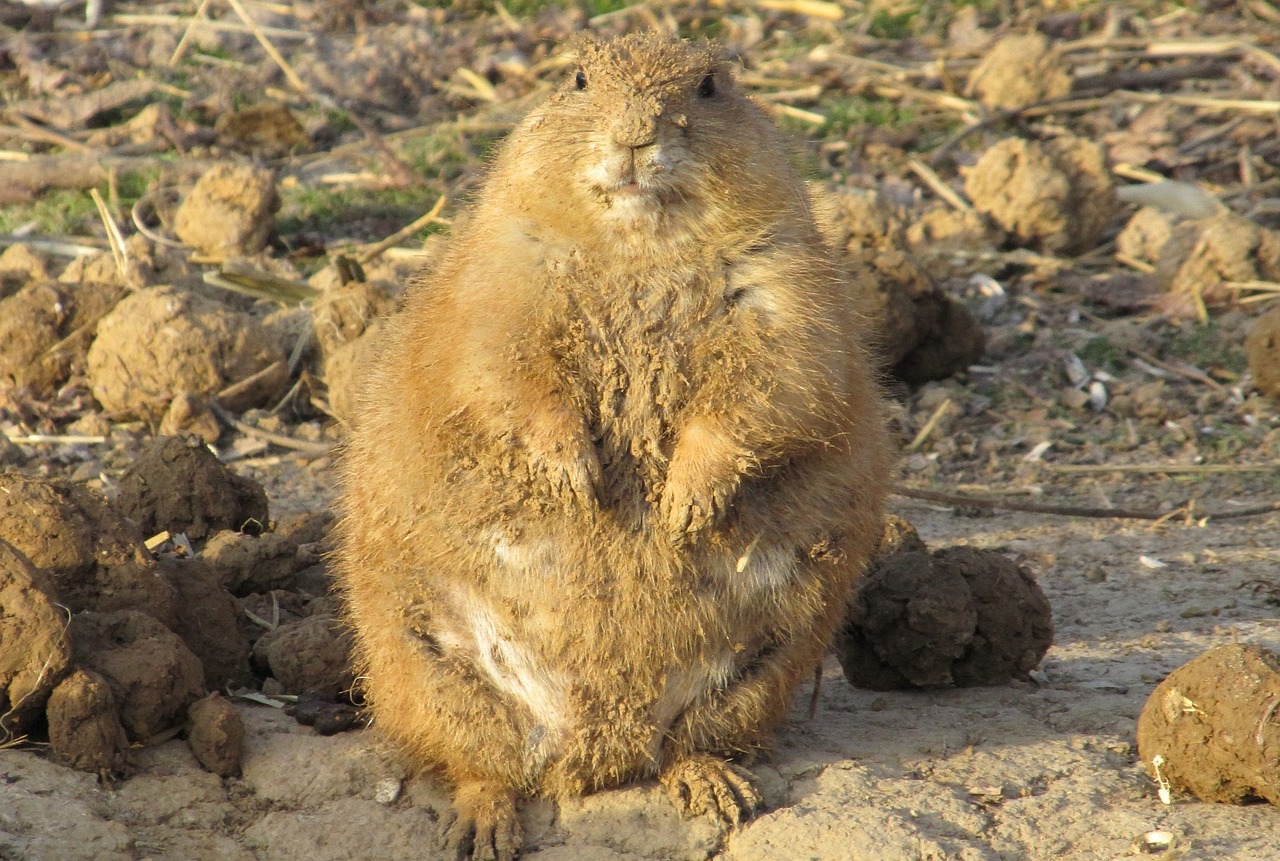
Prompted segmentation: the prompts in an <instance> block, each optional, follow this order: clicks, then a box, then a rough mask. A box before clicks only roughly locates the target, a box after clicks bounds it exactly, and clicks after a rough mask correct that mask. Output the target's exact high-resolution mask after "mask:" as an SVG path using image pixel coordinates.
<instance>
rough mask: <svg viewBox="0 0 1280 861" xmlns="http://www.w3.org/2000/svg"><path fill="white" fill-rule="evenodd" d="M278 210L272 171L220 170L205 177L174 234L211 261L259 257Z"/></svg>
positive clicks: (182, 212)
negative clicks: (218, 258) (257, 255)
mask: <svg viewBox="0 0 1280 861" xmlns="http://www.w3.org/2000/svg"><path fill="white" fill-rule="evenodd" d="M279 208H280V198H279V196H278V195H277V194H276V180H275V175H274V174H273V173H272V172H271V171H269V170H266V169H264V168H259V167H253V166H250V165H237V164H217V165H214V166H213V167H211V168H209V170H207V171H205V173H204V174H203V175H202V176H201V177H200V179H199V180H197V182H196V184H195V187H194V188H192V189H191V191H190V193H189V194H187V196H186V198H185V199H184V200H183V201H182V204H181V205H180V206H179V207H178V212H177V216H176V219H175V222H174V232H175V233H177V234H178V238H179V239H181V240H182V241H183V242H185V243H186V244H187V245H190V246H191V247H193V248H195V249H196V250H197V251H199V252H200V253H201V254H206V255H209V256H211V257H236V256H245V255H250V254H256V253H258V252H259V251H261V250H262V249H263V248H265V247H266V245H267V239H268V238H270V236H271V232H272V230H274V229H275V219H274V216H275V212H276V210H277V209H279Z"/></svg>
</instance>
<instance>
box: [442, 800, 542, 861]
mask: <svg viewBox="0 0 1280 861" xmlns="http://www.w3.org/2000/svg"><path fill="white" fill-rule="evenodd" d="M438 834H439V839H440V842H441V844H442V845H443V847H444V850H445V853H446V854H447V855H448V857H450V858H452V859H454V861H516V858H517V857H518V856H519V855H520V848H521V847H522V846H523V845H524V833H523V831H522V830H521V828H520V818H519V817H518V816H517V815H516V794H515V792H514V791H513V790H510V789H506V788H504V787H502V786H499V785H498V784H495V783H490V782H487V781H476V782H472V783H464V784H460V785H459V786H458V789H457V791H456V792H455V794H454V798H453V807H452V808H450V809H449V811H448V812H447V813H445V815H444V816H443V817H442V818H441V820H440V825H439V829H438Z"/></svg>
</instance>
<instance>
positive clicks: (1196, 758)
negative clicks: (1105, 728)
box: [1138, 645, 1280, 804]
mask: <svg viewBox="0 0 1280 861" xmlns="http://www.w3.org/2000/svg"><path fill="white" fill-rule="evenodd" d="M1277 705H1280V655H1278V654H1276V653H1275V652H1273V651H1271V650H1270V649H1264V648H1261V647H1259V646H1247V645H1229V646H1220V647H1218V648H1216V649H1212V650H1211V651H1209V652H1206V653H1205V654H1203V655H1201V656H1200V657H1198V658H1195V659H1194V660H1192V661H1190V662H1189V663H1187V664H1184V665H1183V666H1181V667H1179V668H1178V669H1176V670H1174V671H1173V672H1172V673H1171V674H1170V675H1169V677H1168V678H1166V679H1165V680H1164V681H1163V682H1161V683H1160V684H1159V685H1158V686H1157V687H1156V689H1155V690H1154V691H1153V692H1152V694H1151V697H1150V698H1149V699H1148V700H1147V703H1146V706H1144V707H1143V709H1142V715H1141V717H1139V718H1138V753H1139V755H1140V756H1141V757H1142V760H1143V762H1144V763H1145V764H1146V766H1147V768H1148V770H1149V772H1150V773H1151V775H1152V777H1154V778H1156V780H1158V781H1159V780H1162V779H1163V780H1166V781H1168V782H1169V784H1171V785H1172V786H1173V787H1174V788H1177V789H1183V790H1186V791H1188V792H1191V793H1193V794H1194V795H1196V796H1197V797H1199V798H1201V799H1203V800H1205V801H1225V802H1227V803H1230V804H1241V803H1244V802H1248V801H1257V800H1259V799H1264V800H1266V801H1269V802H1271V803H1272V804H1280V720H1276V719H1275V717H1276V707H1277ZM1157 757H1159V758H1160V759H1159V763H1158V768H1157V762H1156V760H1157Z"/></svg>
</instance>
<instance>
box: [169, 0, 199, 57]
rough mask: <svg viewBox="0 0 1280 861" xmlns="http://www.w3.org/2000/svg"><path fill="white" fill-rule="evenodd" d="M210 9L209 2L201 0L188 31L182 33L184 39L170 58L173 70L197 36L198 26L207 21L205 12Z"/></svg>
mask: <svg viewBox="0 0 1280 861" xmlns="http://www.w3.org/2000/svg"><path fill="white" fill-rule="evenodd" d="M208 8H209V0H200V5H199V6H197V7H196V11H195V14H194V15H192V16H191V23H189V24H187V29H185V30H183V31H182V38H181V39H179V40H178V46H177V47H176V48H174V49H173V54H172V55H171V56H170V57H169V67H170V68H173V67H174V66H176V65H178V61H179V60H181V59H182V55H183V54H185V53H186V52H187V44H188V43H189V42H190V41H191V38H192V36H194V35H195V32H196V26H197V25H198V24H200V23H201V22H202V21H204V20H206V18H205V12H206V10H207V9H208Z"/></svg>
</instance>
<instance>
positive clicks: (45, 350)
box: [0, 282, 125, 397]
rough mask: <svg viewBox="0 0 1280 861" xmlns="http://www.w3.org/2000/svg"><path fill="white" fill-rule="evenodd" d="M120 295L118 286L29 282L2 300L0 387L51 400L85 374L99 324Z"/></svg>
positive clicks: (120, 291) (0, 302) (123, 291)
mask: <svg viewBox="0 0 1280 861" xmlns="http://www.w3.org/2000/svg"><path fill="white" fill-rule="evenodd" d="M124 295H125V288H124V287H123V286H121V285H119V284H108V283H102V282H88V283H85V284H81V285H78V286H74V287H73V286H72V285H70V284H58V283H56V282H31V283H28V284H27V285H26V286H24V287H22V288H21V289H20V290H18V291H17V292H16V293H14V294H13V295H12V296H10V297H8V298H7V299H3V300H0V344H4V349H3V350H0V388H4V387H9V386H14V387H17V386H22V387H26V388H28V389H30V390H31V391H32V392H33V393H34V394H36V395H38V396H40V397H51V396H52V395H53V393H54V392H55V391H56V389H57V388H58V387H59V386H60V385H62V384H63V383H64V382H66V380H67V378H68V377H69V376H70V375H71V373H72V371H73V370H83V368H84V366H85V356H86V354H87V353H88V350H89V345H90V344H91V343H92V342H93V338H94V334H95V332H96V330H97V325H98V321H99V320H101V319H102V317H103V316H104V315H105V314H106V313H107V312H108V311H110V310H111V309H112V308H113V307H115V305H116V303H117V302H119V301H120V300H121V299H122V298H124Z"/></svg>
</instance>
